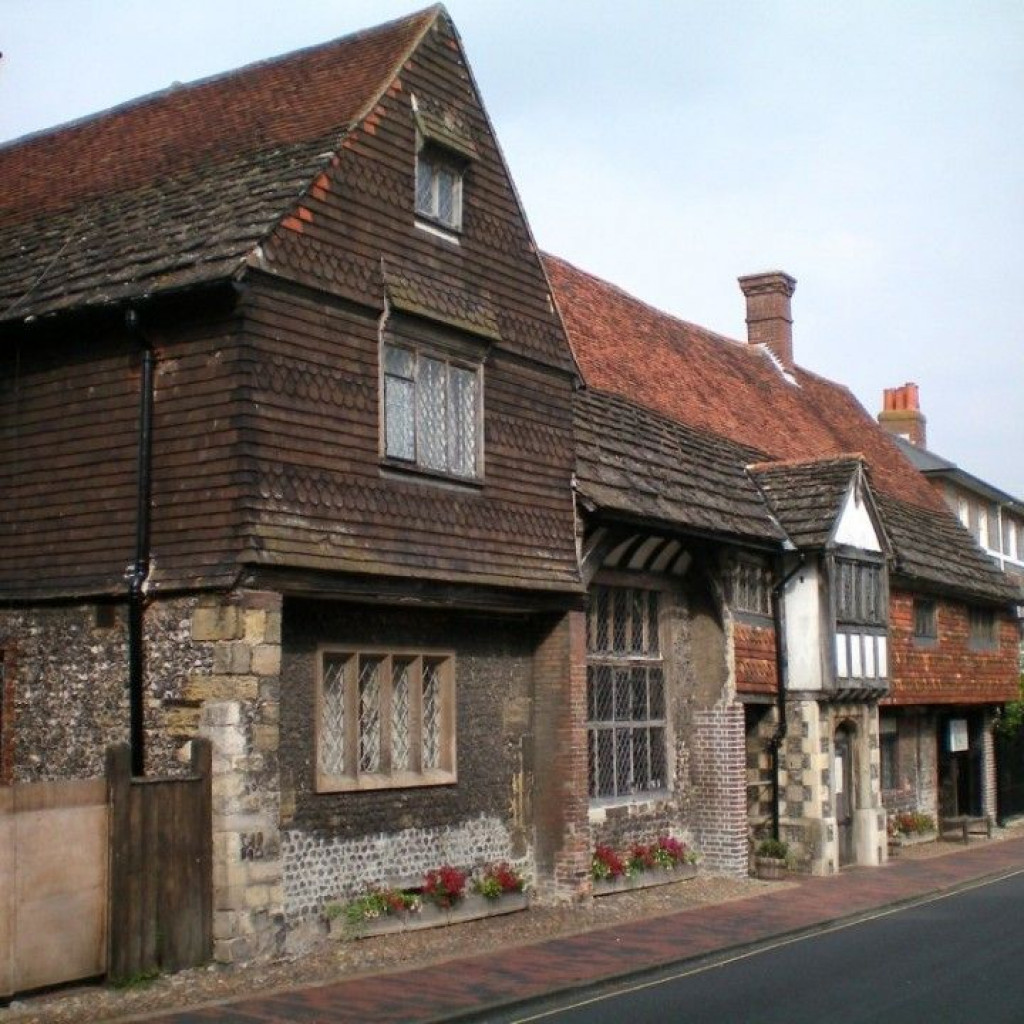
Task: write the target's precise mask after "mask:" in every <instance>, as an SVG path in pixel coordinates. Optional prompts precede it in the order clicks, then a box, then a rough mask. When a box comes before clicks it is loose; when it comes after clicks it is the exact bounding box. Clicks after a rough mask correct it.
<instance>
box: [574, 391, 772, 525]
mask: <svg viewBox="0 0 1024 1024" xmlns="http://www.w3.org/2000/svg"><path fill="white" fill-rule="evenodd" d="M574 425H575V432H576V478H577V490H578V491H579V493H580V494H581V495H582V496H583V497H584V498H585V499H587V500H588V501H590V502H592V503H593V504H594V505H595V506H596V507H597V508H599V509H601V510H602V511H605V512H615V513H618V514H623V515H626V516H629V517H640V518H643V519H647V520H651V521H656V522H658V523H663V524H666V525H668V526H672V527H682V528H684V529H690V530H695V531H698V532H703V533H712V534H717V535H729V536H733V537H738V538H747V539H753V540H758V541H770V542H772V543H773V544H777V543H778V542H779V541H781V539H782V533H781V531H780V530H779V528H778V526H777V525H776V524H775V522H774V520H773V519H772V517H771V516H770V515H769V513H768V509H767V507H766V506H765V504H764V501H763V500H762V498H761V496H760V494H759V493H758V490H757V488H756V487H755V486H754V483H753V481H752V480H751V478H750V476H749V475H748V474H747V473H746V472H745V471H744V466H745V464H746V463H748V462H749V461H751V459H752V458H757V457H758V453H757V452H755V451H753V450H752V449H750V448H746V447H743V446H741V445H736V444H733V443H732V442H730V441H726V440H725V439H723V438H720V437H715V436H713V435H711V434H708V433H707V432H703V431H696V430H691V429H690V428H689V427H685V426H682V425H681V424H679V423H675V422H673V421H672V420H670V419H667V418H666V417H664V416H659V415H658V414H657V413H653V412H651V411H649V410H647V409H644V408H643V407H642V406H639V405H636V404H635V403H633V402H630V401H628V400H627V399H625V398H622V397H620V396H617V395H610V394H608V393H606V392H601V391H597V390H595V389H586V390H584V391H581V392H579V393H578V394H577V395H576V400H575V405H574Z"/></svg>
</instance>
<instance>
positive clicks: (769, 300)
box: [739, 270, 796, 370]
mask: <svg viewBox="0 0 1024 1024" xmlns="http://www.w3.org/2000/svg"><path fill="white" fill-rule="evenodd" d="M739 283H740V288H741V290H742V291H743V294H744V296H746V299H747V341H748V342H749V343H750V344H751V345H767V346H768V348H770V349H771V350H772V352H773V353H774V355H775V358H776V359H778V361H779V362H780V363H782V365H783V366H784V367H785V368H786V369H787V370H792V369H793V313H792V308H791V304H790V300H791V299H792V297H793V292H794V291H795V290H796V278H794V277H790V276H789V274H786V273H784V272H783V271H781V270H771V271H768V272H767V273H764V274H749V275H747V276H746V277H741V278H740V279H739Z"/></svg>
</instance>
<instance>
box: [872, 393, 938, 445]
mask: <svg viewBox="0 0 1024 1024" xmlns="http://www.w3.org/2000/svg"><path fill="white" fill-rule="evenodd" d="M878 422H879V424H880V425H881V426H882V427H883V428H884V429H885V430H888V431H889V433H890V434H895V435H896V436H897V437H905V438H906V439H907V440H908V441H909V442H910V443H911V444H912V445H914V446H916V447H917V448H927V447H928V434H927V432H926V430H925V427H926V425H927V423H928V421H927V420H926V419H925V417H924V413H923V412H921V405H920V401H919V399H918V394H917V385H916V384H911V383H910V382H909V381H908V382H907V383H906V384H904V385H903V387H901V388H886V389H885V393H884V397H883V401H882V411H881V412H880V413H879V414H878Z"/></svg>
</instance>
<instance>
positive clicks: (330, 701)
mask: <svg viewBox="0 0 1024 1024" xmlns="http://www.w3.org/2000/svg"><path fill="white" fill-rule="evenodd" d="M317 683H318V693H317V729H316V736H317V782H318V788H319V789H321V790H332V789H372V788H382V787H387V786H416V785H431V784H439V783H445V782H454V781H455V683H454V658H453V657H452V656H451V655H449V654H443V655H441V654H437V655H435V654H420V653H408V652H370V651H352V650H344V649H336V648H325V649H323V650H321V652H320V659H319V671H318V679H317Z"/></svg>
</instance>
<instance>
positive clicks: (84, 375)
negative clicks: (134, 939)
mask: <svg viewBox="0 0 1024 1024" xmlns="http://www.w3.org/2000/svg"><path fill="white" fill-rule="evenodd" d="M69 169H70V170H69ZM0 197H2V198H0V212H2V216H0V362H2V371H0V487H2V490H3V493H4V495H5V499H6V500H5V504H4V507H3V511H2V513H0V516H2V518H0V528H2V530H3V545H2V547H0V658H2V661H0V669H2V675H0V680H2V686H3V692H2V695H0V696H2V701H0V770H2V772H3V777H2V779H0V781H3V782H14V783H27V782H31V781H33V780H50V779H65V778H67V779H77V778H94V777H97V776H99V775H101V774H102V772H103V758H104V751H105V749H106V748H107V747H108V746H109V745H110V744H111V743H114V742H117V741H121V740H125V739H127V740H129V741H130V743H131V748H132V753H133V760H134V767H135V772H136V774H147V775H161V774H164V773H173V772H175V771H178V770H180V766H181V763H182V761H183V760H185V759H186V758H187V755H188V749H189V745H190V743H191V741H192V740H194V739H195V738H196V737H205V738H208V739H210V740H211V741H212V746H213V819H212V831H213V857H214V870H213V887H214V900H215V911H216V912H215V918H214V937H215V940H216V945H215V954H216V955H217V956H218V957H219V958H221V959H225V960H231V959H240V958H245V957H248V956H251V955H255V954H258V953H260V952H264V951H268V950H273V949H277V948H279V947H280V946H281V945H282V944H283V943H285V942H286V941H290V942H292V943H294V944H299V943H301V942H302V941H304V940H305V939H307V938H308V937H309V936H310V934H311V933H312V932H313V931H315V930H316V929H317V928H318V927H319V919H320V916H321V914H322V911H323V907H324V904H325V902H327V901H329V900H332V899H338V898H345V897H346V896H352V895H355V894H357V893H358V892H360V891H361V890H362V889H363V888H364V887H365V886H366V885H367V884H375V883H381V882H391V883H395V882H399V883H401V882H405V881H409V880H415V879H417V878H419V877H420V876H422V873H423V872H424V871H425V870H427V869H430V868H433V867H437V866H439V865H440V864H441V863H443V862H446V861H447V862H451V863H454V864H458V865H460V866H471V865H474V864H482V863H485V862H488V861H498V860H509V861H512V862H514V863H516V864H517V865H519V866H521V867H523V868H524V869H526V870H527V871H528V873H529V874H530V875H531V877H532V880H533V883H534V886H535V890H536V893H537V896H538V898H540V899H559V898H570V897H571V898H579V897H583V896H586V895H587V893H588V892H589V888H590V866H591V853H592V850H593V848H594V845H595V844H596V843H598V842H609V843H614V844H624V843H628V842H631V841H641V840H647V839H650V838H651V837H652V836H653V835H655V834H662V833H665V832H669V833H672V834H673V835H675V836H678V837H680V838H685V839H686V840H688V841H690V842H692V843H693V844H694V845H695V846H697V847H698V848H699V849H700V851H701V853H702V855H703V857H704V863H705V865H706V866H707V867H708V868H710V869H714V870H720V871H727V872H734V873H742V872H745V871H746V870H747V863H748V855H749V850H750V839H751V836H752V835H753V834H760V833H764V832H777V833H779V834H781V835H782V836H783V837H784V838H786V839H787V840H788V841H789V842H790V843H791V844H792V846H793V849H794V853H795V855H796V857H797V860H798V861H799V863H800V864H801V865H802V866H803V867H804V868H805V869H807V870H811V871H815V872H819V873H824V872H829V871H835V870H838V869H839V867H841V866H843V865H845V864H849V863H861V864H876V863H879V862H880V861H882V860H884V858H885V856H886V849H885V846H886V844H885V806H884V805H883V795H884V794H885V792H886V783H887V781H892V780H895V782H896V785H895V789H896V790H897V791H898V793H899V796H900V800H901V801H902V802H901V803H899V806H903V803H906V804H908V805H909V804H911V803H913V805H914V806H915V807H919V808H922V809H925V810H928V809H930V810H932V811H936V810H938V809H939V808H940V804H939V798H938V792H939V789H940V788H941V787H942V786H946V785H948V766H947V767H944V765H946V762H948V761H949V758H950V757H952V758H954V763H956V764H957V765H961V763H962V771H963V775H962V777H963V778H964V779H967V780H968V781H967V782H965V783H964V785H965V787H966V788H965V790H964V795H963V801H962V803H961V804H957V805H955V806H953V805H947V804H943V805H942V808H943V809H948V807H949V806H952V807H953V809H954V810H963V811H966V810H977V811H978V812H981V811H985V810H987V809H988V808H989V805H990V801H991V799H992V797H991V789H990V786H989V771H990V761H991V721H992V716H993V714H994V711H995V709H996V708H997V707H998V706H999V705H1000V704H1001V702H1003V701H1006V700H1010V699H1012V698H1013V697H1014V696H1015V693H1016V691H1015V683H1014V679H1013V674H1012V672H1011V671H1010V665H1011V661H1012V660H1013V656H1012V654H1011V652H1010V649H1009V639H1010V637H1011V634H1012V635H1014V636H1015V633H1014V632H1013V631H1014V630H1015V628H1016V627H1015V625H1014V622H1013V618H1012V611H1011V597H1012V595H1011V594H1010V593H1009V592H1008V590H1007V587H1006V584H1005V581H1004V579H1003V577H1002V576H1001V574H999V573H998V571H997V570H996V568H995V567H994V566H993V565H992V564H991V562H990V561H989V560H988V559H987V558H986V557H985V556H984V555H983V554H982V552H981V551H980V550H979V549H978V548H977V546H976V545H975V544H974V543H973V542H972V540H971V538H970V536H969V534H968V533H967V532H966V531H964V530H963V529H962V528H961V527H960V526H959V525H958V523H957V522H956V520H955V518H954V517H951V516H950V515H949V513H948V511H947V509H946V507H945V505H944V504H943V502H942V501H941V500H940V499H939V498H938V496H937V495H936V494H935V493H934V491H933V490H932V488H931V487H930V486H929V485H928V483H927V481H926V480H925V479H924V478H923V477H921V476H920V474H918V473H917V472H916V471H915V470H914V469H913V467H912V466H910V465H909V464H908V463H907V462H906V460H905V459H903V458H902V457H901V456H900V454H899V452H898V450H897V448H896V447H895V445H894V443H893V442H892V440H891V439H890V438H889V437H888V436H887V435H886V434H885V432H884V431H882V430H881V429H879V428H878V427H877V426H876V425H875V424H874V423H873V421H872V420H871V418H870V417H869V416H868V415H867V413H865V411H864V410H863V409H862V408H861V407H860V406H859V405H858V404H857V402H856V401H855V400H854V399H853V397H852V396H851V395H850V394H849V392H848V391H846V390H845V389H844V388H842V387H841V386H840V385H837V384H835V383H832V382H830V381H827V380H824V379H822V378H820V377H817V376H815V375H814V374H812V373H810V372H808V371H806V370H804V369H802V368H801V367H799V366H797V365H796V364H795V362H794V360H793V348H792V336H791V330H790V326H791V313H790V297H791V295H792V293H793V288H794V285H795V282H794V281H793V279H792V278H790V277H788V276H787V275H785V274H778V273H773V274H763V275H754V276H752V277H748V278H743V279H741V285H742V287H743V290H744V292H745V293H746V295H747V310H748V323H749V325H750V343H749V344H748V343H744V342H737V341H733V340H730V339H726V338H723V337H720V336H717V335H714V334H712V333H710V332H708V331H705V330H702V329H701V328H697V327H694V326H692V325H690V324H686V323H683V322H681V321H679V320H676V319H674V318H672V317H670V316H668V315H666V314H664V313H661V312H659V311H657V310H654V309H652V308H650V307H649V306H646V305H644V304H643V303H641V302H639V301H638V300H636V299H634V298H632V297H630V296H628V295H626V294H625V293H623V292H621V291H619V290H618V289H616V288H614V287H613V286H612V285H609V284H607V283H605V282H602V281H599V280H598V279H596V278H593V277H591V276H590V275H587V274H585V273H583V272H582V271H579V270H577V269H576V268H574V267H572V266H571V265H570V264H568V263H565V262H563V261H561V260H558V259H556V258H554V257H542V256H541V255H540V254H539V253H538V250H537V248H536V246H535V244H534V242H533V239H532V237H531V234H530V231H529V228H528V225H527V222H526V218H525V216H524V213H523V210H522V209H521V207H520V204H519V202H518V199H517V197H516V193H515V189H514V187H513V184H512V181H511V178H510V176H509V173H508V169H507V168H506V166H505V164H504V161H503V159H502V156H501V153H500V150H499V148H498V145H497V142H496V140H495V137H494V132H493V129H492V127H491V125H490V123H489V120H488V118H487V115H486V111H485V109H484V106H483V102H482V99H481V97H480V95H479V94H478V91H477V89H476V86H475V83H474V80H473V77H472V74H471V72H470V70H469V66H468V63H467V61H466V57H465V54H464V53H463V50H462V46H461V43H460V41H459V38H458V35H457V33H456V31H455V29H454V27H453V25H452V23H451V21H450V19H449V17H448V15H447V14H446V13H445V12H444V10H443V8H440V7H434V8H431V9H429V10H427V11H423V12H421V13H418V14H415V15H412V16H410V17H408V18H404V19H401V20H399V21H396V22H392V23H389V24H387V25H384V26H380V27H378V28H376V29H373V30H370V31H367V32H362V33H359V34H356V35H353V36H349V37H346V38H343V39H340V40H337V41H335V42H332V43H328V44H326V45H323V46H318V47H314V48H311V49H308V50H304V51H300V52H298V53H294V54H289V55H286V56H284V57H280V58H276V59H274V60H270V61H265V62H262V63H259V64H255V65H252V66H250V67H247V68H243V69H241V70H238V71H235V72H230V73H228V74H225V75H222V76H218V77H216V78H212V79H208V80H205V81H202V82H198V83H194V84H191V85H187V86H179V87H174V88H172V89H170V90H168V91H166V92H164V93H160V94H157V95H155V96H151V97H146V98H143V99H140V100H137V101H135V102H132V103H129V104H126V105H124V106H122V107H118V108H115V109H113V110H111V111H107V112H105V113H102V114H98V115H96V116H95V117H92V118H87V119H84V120H82V121H79V122H75V123H73V124H71V125H67V126H64V127H61V128H57V129H54V130H53V131H50V132H46V133H41V134H39V135H34V136H30V137H27V138H25V139H23V140H19V141H17V142H14V143H11V144H9V145H7V146H5V147H0ZM929 603H930V605H931V606H932V607H933V608H934V609H935V617H934V623H935V635H934V636H933V637H931V638H930V641H931V642H930V644H929V645H926V646H924V647H922V646H921V645H920V644H919V643H918V638H916V636H915V631H916V629H917V622H918V615H917V613H918V610H919V609H920V608H922V607H925V606H927V605H929ZM922 621H923V619H922ZM982 624H987V629H988V632H987V633H986V634H985V637H984V638H983V640H982V639H980V638H979V637H980V634H979V636H975V633H974V631H975V628H976V625H977V628H978V629H981V625H982ZM880 707H885V708H886V709H891V710H890V711H887V713H891V715H892V717H893V720H894V721H896V723H897V731H896V733H895V736H896V741H895V742H892V741H890V739H889V735H890V734H889V733H888V732H887V731H885V730H884V729H882V728H881V727H880V719H879V708H880ZM961 722H963V723H966V737H965V739H964V743H965V744H966V746H965V749H964V750H963V751H960V750H959V749H952V750H947V747H946V746H944V743H945V742H946V740H945V737H948V736H953V735H955V736H956V737H957V738H958V742H959V737H961V735H962V727H961V725H960V724H959V723H961ZM951 723H956V724H955V726H954V725H953V724H951ZM887 752H888V753H887ZM961 754H962V755H963V756H962V757H961ZM947 755H948V756H947ZM944 757H945V758H946V761H943V758H944ZM886 773H889V775H891V776H892V780H890V779H889V778H888V776H887V775H886ZM944 773H945V774H944ZM957 778H958V779H959V778H961V776H957ZM957 785H959V782H957ZM957 795H958V796H959V790H957ZM893 806H896V804H894V805H893Z"/></svg>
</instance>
